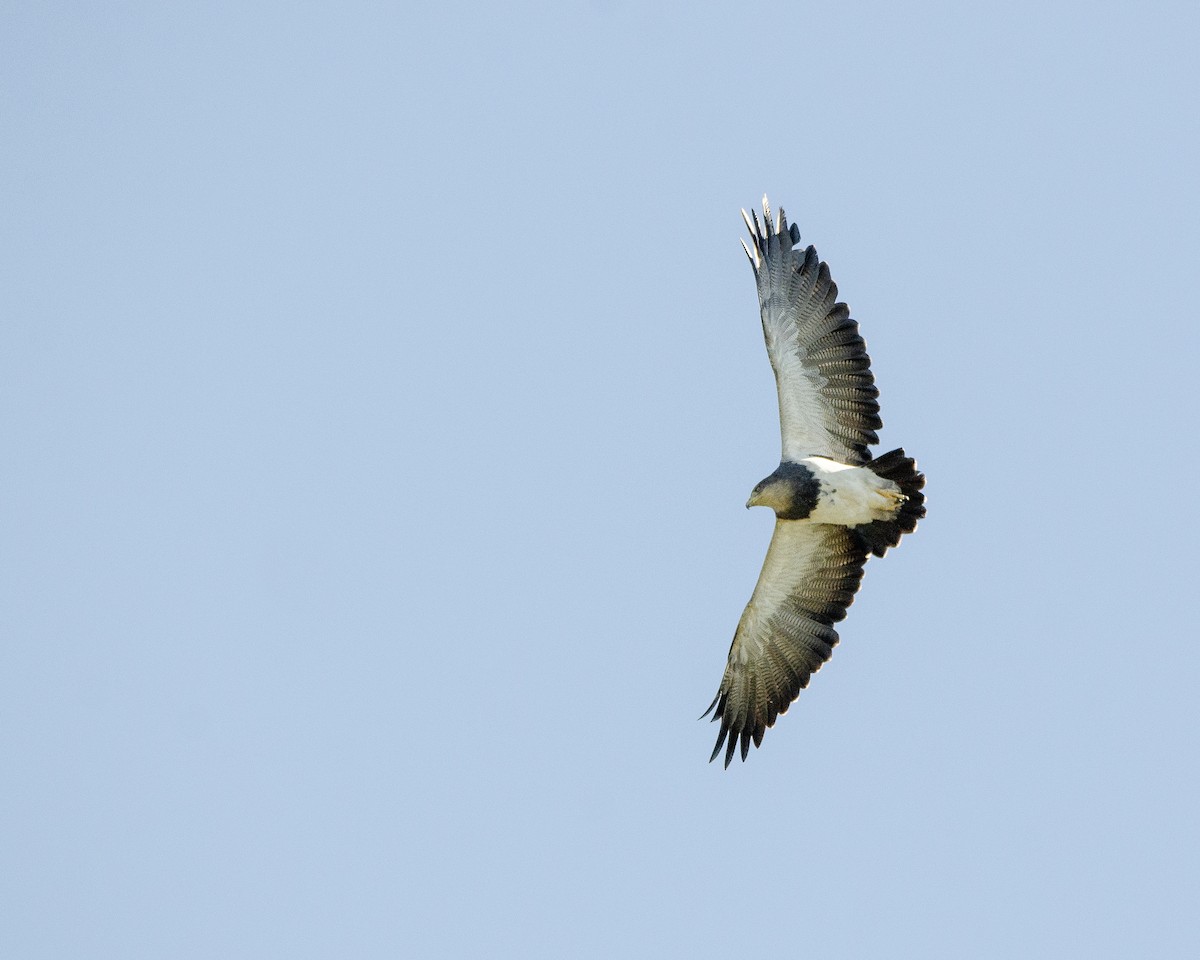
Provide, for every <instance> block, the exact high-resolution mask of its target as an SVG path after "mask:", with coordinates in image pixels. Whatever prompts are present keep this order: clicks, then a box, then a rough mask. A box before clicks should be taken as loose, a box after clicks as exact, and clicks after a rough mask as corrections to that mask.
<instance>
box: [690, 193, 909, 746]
mask: <svg viewBox="0 0 1200 960" xmlns="http://www.w3.org/2000/svg"><path fill="white" fill-rule="evenodd" d="M742 217H743V219H744V220H745V221H746V227H747V228H748V229H749V231H750V240H751V242H750V244H746V242H745V241H742V246H743V247H744V248H745V250H746V256H748V257H749V258H750V265H751V266H752V267H753V268H754V278H755V280H756V281H757V283H758V303H759V309H760V311H761V313H762V326H763V335H764V336H765V338H766V341H767V356H768V357H770V360H771V367H772V369H774V371H775V383H776V386H777V387H778V388H779V422H780V429H781V432H782V434H783V456H782V459H781V461H780V464H779V467H778V469H776V470H775V472H774V473H772V474H771V475H770V476H769V477H767V478H766V479H765V480H763V481H762V482H761V483H759V484H758V485H757V486H755V488H754V490H753V491H752V492H751V494H750V499H749V500H748V501H747V503H746V506H747V507H754V506H765V507H770V508H771V509H772V510H774V511H775V532H774V534H773V535H772V537H771V545H770V547H768V549H767V558H766V560H765V561H764V562H763V568H762V573H761V574H759V577H758V584H757V585H756V586H755V588H754V593H753V594H752V595H751V597H750V602H749V603H748V604H747V605H746V610H745V612H744V613H743V614H742V619H741V621H740V622H739V623H738V626H737V630H736V632H735V633H734V636H733V644H732V645H731V646H730V648H729V659H728V661H727V663H726V665H725V675H724V676H723V677H722V678H721V687H720V689H719V690H718V691H717V695H716V697H715V698H714V700H713V702H712V703H711V704H710V705H709V708H708V710H706V711H705V712H704V716H708V714H709V713H712V719H713V721H717V720H720V721H721V730H720V733H719V734H718V735H717V745H716V746H715V747H714V748H713V752H712V756H711V757H709V761H710V762H711V761H712V760H715V759H716V757H717V755H718V754H719V753H720V752H721V747H722V746H724V747H725V766H726V767H728V766H729V762H730V761H731V760H732V759H733V755H734V752H735V751H736V750H737V749H738V748H739V745H740V749H741V755H742V760H745V759H746V755H747V753H749V750H750V743H751V741H753V742H754V746H755V747H758V746H760V745H761V744H762V738H763V734H764V733H766V730H767V727H770V726H773V725H774V723H775V718H776V717H778V716H779V715H780V714H781V713H786V712H787V708H788V707H789V706H791V704H792V702H793V701H794V700H795V699H796V698H797V697H798V696H799V695H800V691H801V690H802V689H804V688H805V687H807V686H808V681H809V679H810V678H811V677H812V675H813V674H814V673H816V672H817V671H818V670H819V669H821V665H822V664H823V663H825V661H826V660H828V659H829V657H830V655H831V654H832V653H833V647H834V644H836V643H837V642H838V635H837V631H836V630H835V629H834V628H833V625H834V624H835V623H838V622H839V621H841V620H842V619H843V618H844V617H845V616H846V608H847V607H849V606H850V604H851V603H853V602H854V594H855V593H856V592H857V590H858V586H859V583H861V581H862V575H863V567H864V566H865V565H866V562H867V558H868V557H869V556H872V555H873V556H876V557H882V556H883V555H884V553H885V552H886V551H887V549H888V547H894V546H896V545H897V544H898V543H899V542H900V537H901V536H903V535H904V534H906V533H912V532H913V530H915V529H916V526H917V521H918V520H919V519H921V517H923V516H925V496H924V494H923V493H922V492H921V490H922V488H923V487H924V486H925V475H924V474H922V473H920V472H919V471H918V470H917V465H916V462H915V461H913V460H912V459H911V458H910V457H907V456H905V454H904V451H903V450H902V449H898V450H892V451H891V452H890V453H885V454H883V455H882V456H879V457H875V458H874V459H872V458H871V454H870V451H869V449H868V448H869V447H871V446H872V445H873V444H877V443H878V442H879V437H878V435H877V434H876V432H875V431H876V430H878V429H879V428H880V427H881V426H882V425H883V421H882V420H880V419H879V403H878V400H877V397H878V396H879V391H878V390H877V389H876V388H875V378H874V376H873V375H872V374H871V358H870V357H868V356H867V349H866V344H865V343H864V342H863V338H862V337H861V336H859V333H858V324H857V323H856V322H855V321H854V320H852V319H851V318H850V310H849V308H848V307H847V306H846V304H844V303H839V302H837V294H838V289H837V285H836V284H835V283H834V282H833V280H832V279H831V278H830V276H829V267H828V266H826V264H824V263H822V262H821V261H820V260H819V259H818V257H817V251H816V250H815V249H814V248H813V247H812V246H809V247H800V246H799V242H800V231H799V230H798V229H797V228H796V226H795V225H794V224H793V225H790V226H789V224H788V222H787V217H786V216H785V215H784V212H783V210H782V209H780V210H779V213H778V215H777V216H776V217H775V218H774V219H773V220H772V217H771V208H770V205H769V204H768V202H767V198H766V197H763V220H762V222H761V223H760V222H759V219H758V214H757V213H755V214H747V213H746V211H744V210H743V211H742Z"/></svg>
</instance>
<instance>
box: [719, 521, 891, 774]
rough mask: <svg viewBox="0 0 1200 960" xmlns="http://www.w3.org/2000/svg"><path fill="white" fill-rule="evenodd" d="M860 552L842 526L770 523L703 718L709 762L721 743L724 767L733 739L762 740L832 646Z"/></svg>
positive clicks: (863, 553)
mask: <svg viewBox="0 0 1200 960" xmlns="http://www.w3.org/2000/svg"><path fill="white" fill-rule="evenodd" d="M866 562H867V548H866V547H865V546H864V545H863V543H862V542H861V541H860V540H859V538H858V537H857V536H855V534H854V532H853V531H852V530H850V529H849V528H847V527H842V526H836V525H832V524H823V523H822V524H818V523H808V522H807V521H803V520H777V521H776V522H775V534H774V536H772V537H771V546H770V548H769V549H768V550H767V559H766V560H765V561H764V563H763V568H762V573H761V574H759V577H758V584H757V586H755V588H754V594H753V595H752V596H751V597H750V602H749V603H748V604H747V605H746V611H745V613H743V614H742V619H741V622H740V623H739V624H738V628H737V632H736V633H735V634H734V636H733V645H732V646H730V648H729V661H728V663H727V664H726V666H725V676H724V677H722V678H721V688H720V690H718V691H717V696H716V699H715V700H713V702H712V704H711V705H710V706H709V708H708V710H706V711H705V715H707V714H708V712H709V711H713V720H720V721H721V732H720V734H719V735H718V736H717V745H716V746H715V747H714V748H713V752H712V756H711V757H709V760H710V761H711V760H713V759H715V758H716V756H717V754H718V753H720V752H721V746H722V744H724V743H725V742H726V739H728V746H727V747H726V749H725V766H727V767H728V766H729V761H730V760H732V759H733V752H734V749H735V747H736V746H737V744H738V742H739V741H740V742H741V750H742V759H743V760H745V759H746V754H747V753H748V752H749V750H750V741H751V739H753V740H754V745H755V746H756V747H757V746H759V745H760V744H761V743H762V738H763V734H764V733H765V732H766V730H767V727H770V726H772V725H774V723H775V718H776V717H777V716H778V715H779V714H781V713H786V712H787V708H788V707H789V706H791V704H792V701H794V700H795V699H796V698H797V697H798V696H799V695H800V691H801V690H802V689H803V688H804V687H806V686H808V680H809V677H811V676H812V675H813V674H814V673H816V672H817V671H818V670H819V669H821V664H823V663H824V662H825V661H826V660H828V659H829V657H830V655H831V654H832V653H833V646H834V644H836V643H837V642H838V635H837V631H836V630H834V629H833V626H832V624H834V623H837V622H838V621H840V620H841V619H843V618H844V617H845V616H846V608H847V607H848V606H850V604H851V603H853V602H854V594H855V592H856V591H857V590H858V585H859V583H860V582H861V581H862V575H863V566H864V565H865V564H866Z"/></svg>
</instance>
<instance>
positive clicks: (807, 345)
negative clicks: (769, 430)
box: [742, 197, 883, 465]
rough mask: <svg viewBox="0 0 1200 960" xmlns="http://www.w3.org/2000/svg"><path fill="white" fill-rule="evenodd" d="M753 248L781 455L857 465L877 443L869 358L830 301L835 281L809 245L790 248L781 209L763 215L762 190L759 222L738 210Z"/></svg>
mask: <svg viewBox="0 0 1200 960" xmlns="http://www.w3.org/2000/svg"><path fill="white" fill-rule="evenodd" d="M742 216H743V217H744V218H745V220H746V226H747V227H748V228H749V230H750V238H751V240H752V241H753V244H754V245H753V247H750V246H746V244H745V242H744V241H743V243H742V246H744V247H746V256H748V257H749V258H750V263H751V265H753V267H754V276H755V278H756V280H757V281H758V303H759V307H760V309H761V311H762V325H763V334H764V336H765V337H766V340H767V354H768V355H769V356H770V358H771V367H772V368H773V369H774V370H775V382H776V385H777V386H778V387H779V422H780V429H781V431H782V433H783V459H784V460H800V459H801V458H803V457H811V456H823V457H829V458H830V459H833V460H837V461H840V462H842V463H849V464H852V465H859V464H863V463H866V462H867V461H868V460H870V459H871V457H870V454H869V453H868V452H867V447H869V446H870V445H872V444H875V443H878V442H879V437H878V436H877V435H876V433H875V431H876V430H878V429H879V428H880V427H881V426H883V421H882V420H880V419H879V403H878V402H877V401H876V397H878V396H879V391H878V390H876V389H875V378H874V377H873V376H872V375H871V358H870V357H868V356H867V348H866V344H865V343H864V342H863V339H862V337H860V336H859V334H858V324H857V323H856V322H855V321H854V320H852V319H851V318H850V308H849V307H847V306H846V305H845V304H844V303H838V302H837V292H838V291H837V284H835V283H834V282H833V280H832V279H831V278H830V276H829V267H828V266H827V265H826V264H824V263H821V262H819V261H818V259H817V251H816V249H815V248H813V247H811V246H810V247H808V248H806V249H803V250H801V249H793V244H796V243H798V242H799V241H800V231H799V230H798V229H797V228H796V226H795V225H794V224H793V225H792V226H790V227H789V226H788V222H787V217H786V216H785V215H784V212H783V210H782V209H780V211H779V216H778V218H777V219H776V220H775V221H774V222H772V221H771V208H770V206H768V204H767V198H766V197H763V218H764V222H763V223H761V224H760V223H759V222H758V214H754V215H753V219H751V216H750V215H748V214H747V213H746V211H745V210H743V211H742Z"/></svg>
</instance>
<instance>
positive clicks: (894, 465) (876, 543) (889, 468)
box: [854, 449, 925, 557]
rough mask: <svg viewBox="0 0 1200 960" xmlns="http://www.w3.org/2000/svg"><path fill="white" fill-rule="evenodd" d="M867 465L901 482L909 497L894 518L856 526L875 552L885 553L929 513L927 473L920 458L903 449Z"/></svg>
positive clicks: (860, 536) (887, 477)
mask: <svg viewBox="0 0 1200 960" xmlns="http://www.w3.org/2000/svg"><path fill="white" fill-rule="evenodd" d="M867 467H868V468H869V469H871V470H873V471H874V472H875V474H876V475H877V476H880V477H884V478H886V479H888V480H891V481H893V482H894V483H896V484H898V485H899V486H900V492H901V493H903V494H904V496H905V498H906V499H905V501H904V502H903V503H902V504H901V505H900V509H899V510H897V511H896V515H895V516H894V517H893V518H892V519H891V520H872V521H871V522H870V523H862V524H859V525H858V526H857V527H855V528H854V532H855V533H856V534H857V535H858V538H859V540H861V541H862V543H863V546H865V547H866V548H867V549H868V550H870V551H871V553H873V554H875V556H877V557H882V556H883V555H884V553H885V552H886V551H887V548H888V547H894V546H896V544H898V543H899V542H900V538H901V537H902V536H904V534H906V533H912V532H913V531H914V530H915V529H916V528H917V521H918V520H920V519H921V518H922V517H923V516H925V494H923V493H922V492H921V490H922V488H923V487H924V486H925V474H923V473H921V471H919V470H918V469H917V462H916V461H915V460H914V459H913V458H912V457H906V456H905V455H904V450H903V449H896V450H892V451H891V452H890V453H885V454H883V456H880V457H876V458H875V459H874V460H872V461H871V462H870V463H868V464H867Z"/></svg>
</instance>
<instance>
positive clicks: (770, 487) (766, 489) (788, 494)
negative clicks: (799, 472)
mask: <svg viewBox="0 0 1200 960" xmlns="http://www.w3.org/2000/svg"><path fill="white" fill-rule="evenodd" d="M791 505H792V488H791V486H790V485H789V484H788V483H787V482H786V481H785V480H784V479H783V477H781V476H779V473H778V471H776V472H775V473H773V474H771V475H770V476H769V477H767V478H766V479H765V480H760V481H759V482H758V483H757V484H755V486H754V489H753V490H751V491H750V499H749V500H747V501H746V509H747V510H748V509H750V508H751V507H770V508H771V509H772V510H774V511H775V512H776V513H780V512H786V511H787V510H789V509H790V508H791Z"/></svg>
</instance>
